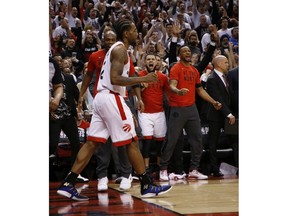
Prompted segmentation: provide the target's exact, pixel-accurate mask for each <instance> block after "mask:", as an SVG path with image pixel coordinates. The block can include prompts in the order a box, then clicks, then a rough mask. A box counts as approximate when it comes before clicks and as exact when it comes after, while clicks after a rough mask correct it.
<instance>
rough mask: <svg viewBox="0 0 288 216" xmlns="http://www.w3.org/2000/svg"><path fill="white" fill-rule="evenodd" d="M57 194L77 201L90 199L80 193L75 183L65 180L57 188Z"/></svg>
mask: <svg viewBox="0 0 288 216" xmlns="http://www.w3.org/2000/svg"><path fill="white" fill-rule="evenodd" d="M57 194H59V195H62V196H65V197H68V198H70V199H73V200H77V201H85V200H89V198H88V197H87V196H83V195H80V194H79V192H78V191H77V190H76V188H75V187H74V185H73V184H71V183H68V182H64V183H63V184H62V185H61V186H60V187H59V188H58V190H57Z"/></svg>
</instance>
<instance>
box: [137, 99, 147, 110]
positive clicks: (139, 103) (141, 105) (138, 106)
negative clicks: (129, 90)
mask: <svg viewBox="0 0 288 216" xmlns="http://www.w3.org/2000/svg"><path fill="white" fill-rule="evenodd" d="M137 109H138V110H139V111H140V113H142V112H144V109H145V106H144V103H143V101H142V100H138V101H137Z"/></svg>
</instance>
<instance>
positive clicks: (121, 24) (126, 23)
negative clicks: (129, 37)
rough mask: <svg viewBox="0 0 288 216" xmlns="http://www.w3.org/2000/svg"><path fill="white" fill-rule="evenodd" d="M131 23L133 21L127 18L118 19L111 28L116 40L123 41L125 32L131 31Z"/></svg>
mask: <svg viewBox="0 0 288 216" xmlns="http://www.w3.org/2000/svg"><path fill="white" fill-rule="evenodd" d="M132 23H133V21H131V20H130V19H127V18H122V19H121V18H120V19H119V20H117V21H116V22H115V23H114V25H113V27H114V29H115V32H116V34H117V39H119V40H123V33H124V32H125V31H129V30H130V29H131V24H132Z"/></svg>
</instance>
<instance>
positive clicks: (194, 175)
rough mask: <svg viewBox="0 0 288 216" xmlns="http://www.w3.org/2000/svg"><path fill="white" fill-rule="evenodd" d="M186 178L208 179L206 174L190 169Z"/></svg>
mask: <svg viewBox="0 0 288 216" xmlns="http://www.w3.org/2000/svg"><path fill="white" fill-rule="evenodd" d="M188 178H192V179H200V180H201V179H208V176H207V175H204V174H202V173H200V172H198V171H197V170H192V171H190V172H189V175H188Z"/></svg>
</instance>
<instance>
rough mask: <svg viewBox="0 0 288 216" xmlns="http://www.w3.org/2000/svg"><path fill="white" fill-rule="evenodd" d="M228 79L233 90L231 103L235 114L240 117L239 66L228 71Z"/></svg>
mask: <svg viewBox="0 0 288 216" xmlns="http://www.w3.org/2000/svg"><path fill="white" fill-rule="evenodd" d="M227 79H228V82H229V85H230V87H231V90H232V95H231V103H232V111H233V115H235V117H236V118H238V113H239V68H238V67H236V68H234V69H232V70H230V71H229V72H228V75H227Z"/></svg>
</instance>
